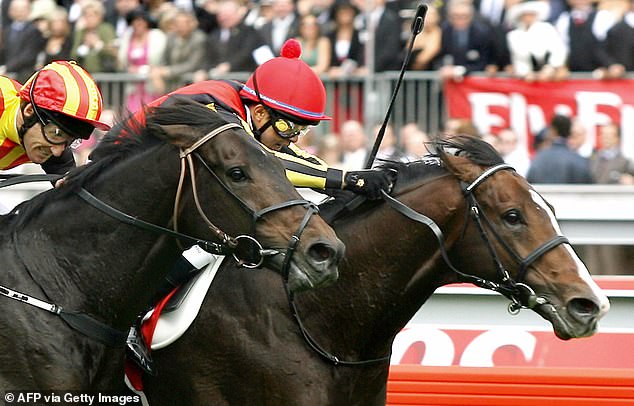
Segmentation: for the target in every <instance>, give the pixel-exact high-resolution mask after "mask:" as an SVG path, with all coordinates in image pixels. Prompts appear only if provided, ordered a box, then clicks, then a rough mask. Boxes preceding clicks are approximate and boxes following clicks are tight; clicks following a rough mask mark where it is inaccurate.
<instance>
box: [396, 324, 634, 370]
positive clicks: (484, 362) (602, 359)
mask: <svg viewBox="0 0 634 406" xmlns="http://www.w3.org/2000/svg"><path fill="white" fill-rule="evenodd" d="M624 330H625V329H624ZM633 333H634V332H633V331H618V332H608V331H606V332H599V333H597V334H595V335H594V336H592V337H587V338H578V339H573V340H569V341H563V340H560V339H559V338H557V337H556V336H555V334H553V332H552V331H536V330H534V329H531V328H523V327H519V326H490V327H485V328H472V327H467V326H464V327H459V326H455V327H453V326H448V327H443V326H430V325H424V324H414V325H410V326H408V327H407V328H405V329H403V331H401V332H400V333H399V334H398V335H397V336H396V340H395V341H394V345H393V346H392V360H391V363H392V364H395V365H402V364H416V365H423V366H469V367H504V366H521V367H569V368H634V351H630V349H631V348H634V334H633Z"/></svg>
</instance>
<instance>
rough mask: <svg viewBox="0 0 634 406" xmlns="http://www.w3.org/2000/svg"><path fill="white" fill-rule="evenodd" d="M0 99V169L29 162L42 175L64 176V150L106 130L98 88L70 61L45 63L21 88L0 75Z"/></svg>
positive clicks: (69, 162)
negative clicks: (39, 165) (36, 166)
mask: <svg viewBox="0 0 634 406" xmlns="http://www.w3.org/2000/svg"><path fill="white" fill-rule="evenodd" d="M0 100H1V101H2V103H1V104H0V141H1V145H2V147H1V148H0V169H9V168H13V167H16V166H18V165H21V164H23V163H26V162H34V163H36V164H41V165H42V168H43V169H44V171H45V172H46V173H53V174H62V173H65V172H67V171H68V170H69V169H70V168H72V167H73V166H75V161H74V158H73V154H72V151H71V150H70V149H69V148H68V147H70V146H72V145H73V143H74V142H75V141H76V140H82V139H88V138H89V137H90V135H91V134H92V131H93V129H94V128H95V127H97V128H99V129H103V130H107V129H109V126H108V125H107V124H105V123H102V122H101V121H99V119H100V116H101V111H102V108H103V107H102V99H101V93H100V92H99V89H98V88H97V84H96V83H95V82H94V80H93V79H92V78H91V77H90V75H89V74H88V73H87V72H86V71H85V70H83V69H82V68H81V67H79V66H78V65H76V64H75V63H73V62H64V61H58V62H53V63H50V64H48V65H46V66H45V67H44V68H42V69H41V70H40V71H38V72H36V73H35V74H34V75H33V76H31V77H30V78H29V79H28V80H27V81H26V83H25V84H24V85H23V86H22V85H20V84H19V83H17V82H16V81H14V80H12V79H10V78H8V77H5V76H0Z"/></svg>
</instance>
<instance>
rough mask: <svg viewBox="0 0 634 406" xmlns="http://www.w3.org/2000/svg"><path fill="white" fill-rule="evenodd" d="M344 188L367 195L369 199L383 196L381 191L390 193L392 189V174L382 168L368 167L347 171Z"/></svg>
mask: <svg viewBox="0 0 634 406" xmlns="http://www.w3.org/2000/svg"><path fill="white" fill-rule="evenodd" d="M344 182H345V183H344V187H343V188H344V189H346V190H350V191H352V192H355V193H358V194H361V195H364V196H366V197H367V198H368V199H371V200H376V199H380V198H381V191H382V190H385V192H386V193H390V190H391V189H392V179H391V176H390V175H389V174H388V173H387V172H385V171H382V170H376V169H367V170H362V171H350V172H346V175H345V176H344Z"/></svg>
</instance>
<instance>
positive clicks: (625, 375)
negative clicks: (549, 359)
mask: <svg viewBox="0 0 634 406" xmlns="http://www.w3.org/2000/svg"><path fill="white" fill-rule="evenodd" d="M387 405H388V406H397V405H398V406H405V405H407V406H414V405H460V406H476V405H484V406H535V405H548V406H603V405H606V406H607V405H614V406H616V405H629V406H631V405H634V370H632V369H630V370H620V369H596V368H595V369H579V368H522V367H498V368H469V367H434V366H430V367H416V366H411V365H393V366H392V367H391V368H390V375H389V381H388V387H387Z"/></svg>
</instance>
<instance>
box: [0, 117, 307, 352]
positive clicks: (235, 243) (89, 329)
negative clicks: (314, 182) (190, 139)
mask: <svg viewBox="0 0 634 406" xmlns="http://www.w3.org/2000/svg"><path fill="white" fill-rule="evenodd" d="M231 128H239V129H242V126H241V125H239V124H237V123H228V124H225V125H222V126H220V127H218V128H216V129H214V130H213V131H211V132H209V133H208V134H206V135H205V136H203V137H201V138H200V139H199V140H197V141H196V142H195V143H194V144H192V145H191V146H190V147H188V148H187V149H185V150H181V153H180V158H181V161H182V164H181V175H180V177H179V185H178V190H177V197H176V201H175V203H174V219H175V218H176V213H177V210H178V202H179V200H180V197H181V192H182V181H183V179H184V177H185V160H187V162H188V164H189V168H190V171H191V182H192V190H193V195H194V201H195V204H196V208H197V210H198V213H199V214H200V216H201V217H202V218H203V221H205V223H206V224H207V226H208V227H209V229H210V230H211V231H212V233H213V234H214V235H215V236H216V237H217V238H218V239H220V240H221V243H214V242H212V241H208V240H204V239H200V238H196V237H192V236H190V235H187V234H183V233H180V232H178V231H176V230H171V229H169V228H166V227H162V226H159V225H156V224H152V223H149V222H147V221H144V220H142V219H139V218H137V217H133V216H131V215H129V214H126V213H124V212H122V211H120V210H118V209H116V208H114V207H112V206H110V205H109V204H107V203H105V202H103V201H102V200H100V199H99V198H97V197H96V196H94V195H93V194H92V193H90V192H89V191H88V190H86V189H85V188H83V187H82V188H81V189H79V191H77V195H78V196H79V197H80V198H81V199H82V200H84V201H85V202H86V203H88V204H89V205H91V206H92V207H94V208H96V209H98V210H99V211H101V212H103V213H104V214H107V215H109V216H111V217H113V218H114V219H116V220H119V221H121V222H122V223H125V224H129V225H133V226H135V227H139V228H141V229H143V230H147V231H152V232H156V233H159V234H165V235H168V236H171V237H174V238H176V239H177V241H180V240H186V241H188V242H190V243H192V244H197V245H199V246H200V247H201V248H203V249H204V250H206V251H208V252H210V253H213V254H219V255H227V254H229V253H231V254H232V255H233V257H234V259H235V260H236V261H237V262H238V264H239V265H240V266H243V267H245V268H257V267H259V266H261V265H262V263H263V262H264V258H265V257H267V256H274V255H278V254H280V252H279V251H277V250H272V249H264V248H263V247H262V245H261V244H260V243H259V242H258V241H257V240H256V239H255V238H254V237H252V236H250V235H239V236H237V237H231V236H229V235H228V234H226V233H225V232H223V231H222V230H221V229H220V228H219V227H217V226H216V225H214V224H213V223H212V222H211V221H210V220H209V218H208V217H207V216H206V215H205V213H204V211H203V209H202V206H201V204H200V201H199V199H198V191H197V187H196V180H195V172H194V165H193V161H192V158H191V155H192V154H194V155H195V156H196V157H197V158H198V159H199V161H200V162H201V163H202V164H203V166H204V167H205V168H206V169H207V170H208V171H209V173H211V174H212V175H213V176H214V177H215V178H216V180H217V181H218V183H219V184H220V185H222V187H223V188H224V189H225V190H226V191H227V192H228V193H229V194H230V195H231V196H232V197H234V198H235V199H236V200H237V201H238V202H239V203H240V205H241V206H242V207H243V208H244V209H245V210H246V211H247V212H249V213H250V214H251V215H252V218H253V229H252V231H253V234H254V235H255V225H256V224H255V223H256V222H257V220H258V219H260V218H261V217H262V216H264V215H265V214H267V213H270V212H273V211H275V210H279V209H284V208H288V207H292V206H298V205H301V206H304V207H305V208H306V214H305V215H304V218H303V219H302V221H301V222H300V226H299V227H298V229H297V231H296V232H295V233H294V234H293V235H292V236H291V238H290V240H289V244H288V246H287V249H286V252H285V258H284V263H283V266H282V269H281V270H280V272H281V274H282V276H283V279H284V282H285V283H284V286H286V281H287V280H288V274H289V270H290V263H291V258H292V255H293V253H294V252H295V249H296V247H297V245H298V244H299V242H300V236H301V234H302V233H303V231H304V229H305V228H306V226H307V225H308V222H309V221H310V219H311V218H312V215H313V214H317V213H318V212H319V209H318V207H317V206H316V205H315V204H314V203H312V202H310V201H307V200H303V199H294V200H289V201H286V202H281V203H277V204H274V205H272V206H269V207H265V208H264V209H261V210H258V211H254V210H253V209H251V208H250V207H249V206H248V205H247V204H246V203H245V202H244V201H243V200H242V199H240V198H239V197H238V196H236V195H235V194H234V193H233V192H232V191H231V190H230V189H229V188H228V187H227V185H225V184H224V182H222V181H221V180H220V178H219V177H218V176H217V175H216V174H215V172H213V171H212V170H211V168H210V167H209V166H208V165H207V163H206V162H205V161H204V160H203V159H202V157H200V155H198V154H197V153H195V151H196V149H198V148H199V147H200V146H202V145H203V144H205V143H206V142H207V141H209V140H211V139H212V138H214V137H215V136H216V135H218V134H220V133H222V132H224V131H226V130H229V129H231ZM63 177H64V175H48V174H41V175H18V176H6V177H3V178H6V180H3V181H0V188H3V187H7V186H11V185H16V184H20V183H27V182H41V181H51V182H55V181H57V180H58V179H61V178H63ZM174 224H175V226H176V224H177V223H176V222H174ZM13 238H14V244H15V245H16V249H18V248H17V247H19V244H18V243H17V241H15V239H16V238H17V235H15V234H14V235H13ZM254 253H257V255H258V257H257V258H258V260H257V261H253V260H252V259H251V258H247V257H246V256H248V255H252V254H254ZM241 255H245V257H244V258H241ZM18 256H20V257H21V255H20V253H19V249H18ZM27 272H28V273H29V274H30V275H31V272H30V271H29V270H28V268H27ZM31 278H33V275H31ZM33 279H34V278H33ZM35 283H36V284H37V285H38V286H39V287H40V289H42V291H43V292H45V290H44V289H43V287H42V286H40V285H39V283H37V281H35ZM44 294H45V295H46V293H44ZM0 295H2V296H5V297H8V298H10V299H13V300H17V301H20V302H22V303H26V304H28V305H31V306H34V307H37V308H39V309H42V310H45V311H48V312H49V313H52V314H54V315H57V316H59V317H60V318H61V319H62V320H64V321H65V322H66V323H67V324H68V325H69V326H70V327H71V328H73V329H75V330H77V331H79V332H80V333H82V334H84V335H86V336H88V337H90V338H93V339H95V340H98V341H100V342H102V343H104V344H106V345H109V346H120V345H124V344H125V340H126V337H127V333H126V332H123V331H120V330H117V329H115V328H113V327H111V326H109V325H107V324H105V323H103V322H101V321H99V320H97V319H95V318H93V317H91V316H89V315H87V314H85V313H81V312H74V311H67V310H65V309H64V308H63V307H62V306H60V305H57V304H55V303H49V302H46V301H43V300H40V299H37V298H35V297H32V296H29V295H26V294H24V293H21V292H18V291H15V290H13V289H10V288H8V287H5V286H3V285H0Z"/></svg>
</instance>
